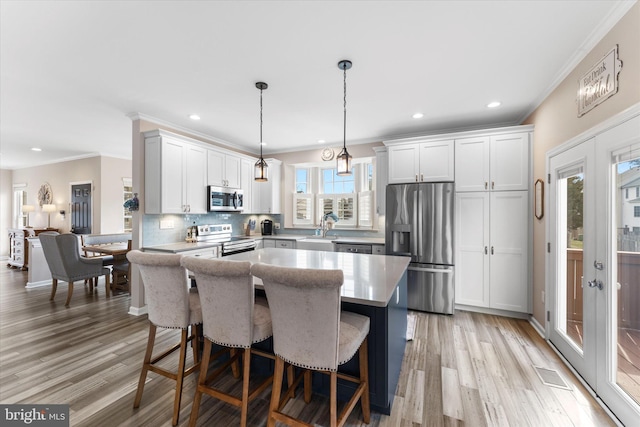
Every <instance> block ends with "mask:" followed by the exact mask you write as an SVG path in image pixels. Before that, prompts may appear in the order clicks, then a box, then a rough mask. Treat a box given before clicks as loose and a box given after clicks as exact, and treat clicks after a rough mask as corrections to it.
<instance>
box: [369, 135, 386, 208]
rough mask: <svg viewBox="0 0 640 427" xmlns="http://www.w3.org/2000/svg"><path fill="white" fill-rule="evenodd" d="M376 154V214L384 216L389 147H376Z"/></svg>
mask: <svg viewBox="0 0 640 427" xmlns="http://www.w3.org/2000/svg"><path fill="white" fill-rule="evenodd" d="M373 150H374V151H375V152H376V213H377V214H378V215H384V213H385V209H386V204H387V184H388V183H389V152H388V150H387V147H375V148H374V149H373Z"/></svg>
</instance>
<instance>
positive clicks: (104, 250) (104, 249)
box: [82, 241, 131, 295]
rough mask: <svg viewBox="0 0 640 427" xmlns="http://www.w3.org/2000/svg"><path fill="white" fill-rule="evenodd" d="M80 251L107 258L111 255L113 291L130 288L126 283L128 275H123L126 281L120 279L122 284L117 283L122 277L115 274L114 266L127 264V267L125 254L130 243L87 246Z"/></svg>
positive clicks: (129, 247)
mask: <svg viewBox="0 0 640 427" xmlns="http://www.w3.org/2000/svg"><path fill="white" fill-rule="evenodd" d="M82 250H83V251H84V252H85V254H86V253H89V252H90V253H93V254H95V256H109V255H111V256H112V257H113V261H112V262H110V264H112V265H114V268H113V272H112V274H113V278H112V286H113V289H114V290H115V289H122V288H123V287H126V288H127V289H128V287H129V286H130V285H129V283H128V281H129V273H125V274H126V279H125V278H123V279H122V283H120V282H119V277H122V275H118V274H116V268H115V266H116V265H117V264H127V266H128V262H127V258H126V255H127V252H129V251H130V250H131V243H130V241H129V242H115V243H103V244H99V245H87V246H83V247H82ZM108 294H109V290H107V295H108Z"/></svg>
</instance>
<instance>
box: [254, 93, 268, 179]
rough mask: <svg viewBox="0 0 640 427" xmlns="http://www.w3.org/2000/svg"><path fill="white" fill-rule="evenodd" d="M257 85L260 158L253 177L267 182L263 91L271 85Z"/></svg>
mask: <svg viewBox="0 0 640 427" xmlns="http://www.w3.org/2000/svg"><path fill="white" fill-rule="evenodd" d="M256 87H257V88H258V89H260V158H259V159H258V161H257V162H256V164H255V166H254V174H253V179H254V180H256V181H258V182H266V181H268V180H269V165H267V162H265V161H264V158H263V157H262V91H263V90H265V89H266V88H268V87H269V85H268V84H266V83H264V82H258V83H256Z"/></svg>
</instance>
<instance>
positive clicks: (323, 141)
mask: <svg viewBox="0 0 640 427" xmlns="http://www.w3.org/2000/svg"><path fill="white" fill-rule="evenodd" d="M325 142H327V141H325V140H324V139H319V140H318V144H324V143H325Z"/></svg>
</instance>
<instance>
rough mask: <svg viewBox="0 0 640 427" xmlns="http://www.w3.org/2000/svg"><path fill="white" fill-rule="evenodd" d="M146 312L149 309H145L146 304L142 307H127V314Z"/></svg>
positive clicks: (135, 314) (138, 314)
mask: <svg viewBox="0 0 640 427" xmlns="http://www.w3.org/2000/svg"><path fill="white" fill-rule="evenodd" d="M148 312H149V310H148V309H147V306H146V305H144V306H142V307H129V314H131V315H133V316H144V315H145V314H147V313H148Z"/></svg>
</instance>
